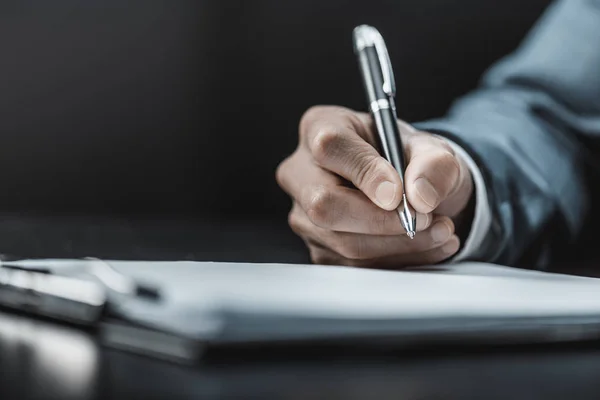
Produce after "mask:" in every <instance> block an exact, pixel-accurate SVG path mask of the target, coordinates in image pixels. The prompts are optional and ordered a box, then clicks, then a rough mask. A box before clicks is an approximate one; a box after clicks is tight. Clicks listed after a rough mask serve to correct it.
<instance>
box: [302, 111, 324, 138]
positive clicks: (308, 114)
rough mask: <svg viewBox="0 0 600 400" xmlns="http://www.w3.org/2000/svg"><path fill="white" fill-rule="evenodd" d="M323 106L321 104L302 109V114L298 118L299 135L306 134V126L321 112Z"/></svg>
mask: <svg viewBox="0 0 600 400" xmlns="http://www.w3.org/2000/svg"><path fill="white" fill-rule="evenodd" d="M323 108H324V107H323V106H312V107H310V108H308V109H307V110H306V111H304V114H302V117H301V118H300V126H299V128H300V135H304V134H306V132H307V131H308V129H306V128H307V127H308V126H309V125H310V123H311V122H312V121H313V120H314V119H315V118H317V116H318V115H320V114H321V113H322V112H323Z"/></svg>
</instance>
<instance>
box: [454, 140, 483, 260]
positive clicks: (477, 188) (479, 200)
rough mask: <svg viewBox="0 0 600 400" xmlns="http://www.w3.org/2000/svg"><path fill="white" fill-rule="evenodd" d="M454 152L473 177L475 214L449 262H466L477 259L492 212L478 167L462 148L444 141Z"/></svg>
mask: <svg viewBox="0 0 600 400" xmlns="http://www.w3.org/2000/svg"><path fill="white" fill-rule="evenodd" d="M446 141H447V142H448V144H450V146H451V147H452V149H453V150H454V153H455V154H457V155H458V156H459V157H461V158H462V159H463V160H464V161H465V163H466V164H467V167H468V168H469V171H470V173H471V176H472V177H473V184H474V195H475V212H474V213H473V221H472V223H471V226H470V230H469V234H468V235H467V238H466V240H465V242H464V243H463V245H462V247H461V249H460V251H459V252H458V253H457V254H456V255H455V256H454V257H453V258H452V259H451V260H450V261H451V262H459V261H468V260H474V259H477V258H478V254H479V250H480V249H481V248H482V245H483V243H484V240H485V238H486V236H487V234H488V232H489V230H490V227H491V225H492V210H491V207H490V203H489V199H488V195H487V189H486V185H485V180H484V179H483V175H482V173H481V171H480V170H479V167H478V166H477V164H476V163H475V161H474V160H473V158H471V156H470V155H469V153H467V152H466V151H465V150H464V149H463V148H462V147H460V146H458V145H457V144H456V143H454V142H452V141H450V140H446Z"/></svg>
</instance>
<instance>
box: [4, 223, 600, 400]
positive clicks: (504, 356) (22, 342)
mask: <svg viewBox="0 0 600 400" xmlns="http://www.w3.org/2000/svg"><path fill="white" fill-rule="evenodd" d="M7 218H8V217H5V219H4V222H6V221H10V219H7ZM40 221H41V222H40ZM62 221H63V223H62V224H60V225H57V224H56V220H55V219H53V218H50V219H42V220H40V219H29V220H27V219H22V218H21V219H14V220H13V225H11V224H10V223H5V224H3V225H2V226H4V227H5V228H4V231H2V230H0V239H2V240H3V241H4V244H5V249H8V250H6V252H9V253H21V254H23V252H25V253H28V255H29V253H32V251H31V247H27V246H26V245H25V243H26V242H27V241H26V238H27V237H28V236H29V237H31V235H32V234H36V238H37V243H39V247H38V248H37V250H36V251H33V253H35V254H34V255H36V256H83V255H95V256H104V257H107V258H146V259H149V258H156V259H169V258H176V259H181V258H185V257H184V255H185V254H187V255H188V257H187V258H191V259H216V260H228V261H242V260H249V261H258V262H271V261H286V260H289V261H292V262H303V261H304V260H305V257H306V255H305V252H304V251H303V250H302V247H301V246H300V244H299V243H298V241H297V240H296V239H295V238H293V237H292V236H290V235H289V234H288V233H286V232H285V229H284V228H282V227H281V226H277V225H275V226H274V225H270V224H266V223H260V222H257V221H254V222H251V224H250V225H245V227H243V226H240V225H236V224H230V223H225V222H222V223H219V224H212V223H206V221H205V222H204V223H203V224H201V225H202V228H194V229H193V227H192V225H190V224H191V223H188V224H187V225H186V224H183V225H182V224H179V223H174V222H168V221H164V220H163V221H161V222H156V221H154V222H148V221H146V222H144V221H140V220H137V221H133V222H132V221H124V220H111V221H108V222H107V221H103V222H101V223H100V222H98V221H96V222H94V223H89V221H87V222H86V221H85V220H82V219H80V218H72V219H70V220H68V222H67V223H65V221H66V220H64V219H63V220H62ZM11 226H12V228H11ZM249 226H253V227H254V228H253V229H251V228H249ZM7 227H8V228H7ZM116 228H118V229H116ZM281 229H284V230H281ZM85 232H87V236H85V235H84V234H83V233H85ZM161 232H163V233H161ZM165 232H166V233H165ZM185 232H188V235H187V236H186V235H185V234H184V233H185ZM9 233H10V235H9ZM41 233H43V235H41ZM165 235H166V236H165ZM186 237H187V238H186ZM20 238H21V239H20ZM178 238H179V239H180V240H177V239H178ZM5 239H6V240H5ZM8 239H12V241H10V240H8ZM199 239H202V240H201V242H200V244H199V243H198V242H195V240H199ZM67 242H70V245H69V247H65V243H67ZM58 249H62V250H61V251H58ZM81 253H86V254H81ZM0 398H1V399H11V400H12V399H19V400H21V399H22V400H28V399H64V400H69V399H126V400H134V399H263V398H265V399H271V398H272V399H388V398H389V399H415V400H416V399H419V400H425V399H432V400H433V399H454V398H458V399H544V400H552V399H588V398H589V399H598V398H600V344H598V343H586V344H577V345H564V344H563V345H549V346H519V347H514V346H513V347H496V348H489V347H488V348H463V349H457V348H454V349H423V350H412V351H406V350H405V351H399V350H392V349H386V348H384V347H382V348H379V349H370V350H365V349H358V348H343V347H335V348H333V347H324V346H321V347H305V348H286V347H262V348H240V349H233V350H232V349H211V350H209V351H208V352H207V353H206V355H205V357H204V358H203V360H202V361H201V362H200V363H199V364H198V365H197V366H194V367H184V366H179V365H176V364H171V363H167V362H162V361H158V360H154V359H149V358H145V357H142V356H137V355H132V354H128V353H122V352H119V351H116V350H112V349H107V348H104V347H102V346H100V345H99V343H98V342H97V340H96V339H95V335H94V332H91V331H84V330H81V329H77V328H75V327H71V326H65V325H60V324H55V323H52V322H49V321H42V320H38V319H34V318H31V317H27V316H24V315H16V314H13V313H7V312H3V311H0Z"/></svg>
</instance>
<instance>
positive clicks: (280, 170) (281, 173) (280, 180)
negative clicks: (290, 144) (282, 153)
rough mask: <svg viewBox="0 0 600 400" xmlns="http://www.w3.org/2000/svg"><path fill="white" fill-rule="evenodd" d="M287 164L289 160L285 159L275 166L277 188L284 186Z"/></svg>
mask: <svg viewBox="0 0 600 400" xmlns="http://www.w3.org/2000/svg"><path fill="white" fill-rule="evenodd" d="M289 163H290V161H289V158H286V159H284V160H283V161H281V162H280V163H279V165H278V166H277V169H276V170H275V180H276V181H277V184H278V185H279V186H283V185H284V182H285V178H286V175H287V168H288V165H289Z"/></svg>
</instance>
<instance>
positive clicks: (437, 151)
mask: <svg viewBox="0 0 600 400" xmlns="http://www.w3.org/2000/svg"><path fill="white" fill-rule="evenodd" d="M399 124H400V125H399V127H400V132H401V135H402V142H403V144H404V147H405V153H406V157H407V160H408V166H407V168H406V173H405V182H406V196H407V198H408V202H409V203H410V205H411V206H412V207H413V208H414V209H415V210H416V211H417V234H416V236H415V238H414V239H412V240H411V239H410V238H409V237H408V236H407V235H406V232H405V231H404V229H403V228H402V226H401V224H400V219H399V217H398V212H397V211H396V209H397V208H398V206H399V205H400V202H401V200H402V184H401V180H400V176H399V175H398V173H397V172H396V170H395V169H394V168H393V167H392V165H391V164H390V163H389V162H388V161H386V160H385V159H384V158H383V157H381V156H380V154H379V153H378V151H377V150H376V148H375V146H376V143H377V141H376V135H377V133H376V132H375V129H374V127H373V126H372V122H371V118H370V117H369V115H368V114H365V113H358V112H355V111H352V110H349V109H346V108H342V107H334V106H319V107H313V108H311V109H309V110H308V111H307V112H306V113H305V114H304V116H303V117H302V120H301V122H300V128H299V131H300V132H299V143H298V147H297V148H296V150H295V152H294V153H293V154H292V155H291V156H289V157H288V158H286V159H285V160H284V161H283V162H282V163H281V164H280V165H279V167H278V168H277V173H276V177H277V182H278V183H279V185H280V186H281V188H282V189H283V190H284V191H285V192H286V193H288V194H289V195H290V196H291V198H292V200H293V207H292V210H291V212H290V214H289V224H290V227H291V228H292V230H293V231H294V232H295V233H296V234H298V235H299V236H300V237H301V238H302V239H303V240H304V242H305V243H306V245H307V246H308V248H309V250H310V254H311V258H312V260H313V262H315V263H318V264H335V265H350V266H363V267H379V268H396V267H402V266H407V265H422V264H433V263H437V262H440V261H443V260H445V259H447V258H449V257H451V256H452V255H453V254H455V253H456V252H457V251H458V249H459V247H460V244H459V239H458V237H457V235H456V234H455V225H454V222H453V219H455V218H456V217H457V216H459V215H460V213H461V212H462V211H463V210H464V209H465V207H466V206H467V204H468V203H469V199H470V198H471V196H472V193H473V183H472V179H471V175H470V172H469V169H468V167H467V165H466V164H465V162H464V160H462V159H461V158H459V157H458V156H457V155H456V154H455V153H454V152H453V150H452V148H451V147H450V146H449V145H448V143H447V142H446V141H445V140H444V139H442V138H439V137H437V136H435V135H432V134H430V133H427V132H421V131H417V130H415V129H414V128H412V127H411V126H410V125H408V124H406V123H404V122H402V121H399Z"/></svg>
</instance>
